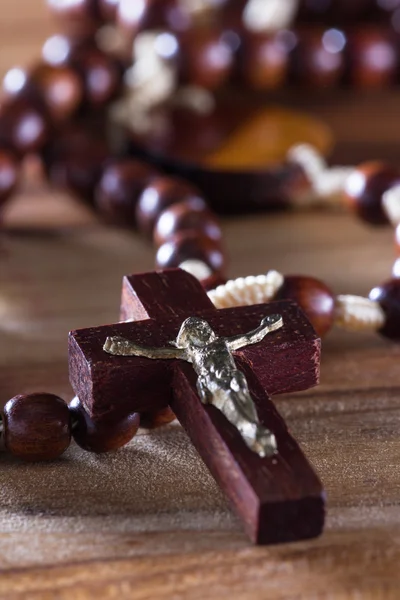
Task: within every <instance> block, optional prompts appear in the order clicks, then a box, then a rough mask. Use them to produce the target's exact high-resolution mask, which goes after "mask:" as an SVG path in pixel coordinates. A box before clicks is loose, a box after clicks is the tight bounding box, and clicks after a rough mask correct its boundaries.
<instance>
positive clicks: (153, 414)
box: [140, 406, 176, 429]
mask: <svg viewBox="0 0 400 600" xmlns="http://www.w3.org/2000/svg"><path fill="white" fill-rule="evenodd" d="M175 419H176V417H175V415H174V413H173V412H172V410H171V409H170V408H169V406H167V407H166V408H162V409H160V410H152V411H147V412H144V413H141V414H140V427H143V428H144V429H156V428H157V427H162V426H163V425H168V423H172V421H174V420H175Z"/></svg>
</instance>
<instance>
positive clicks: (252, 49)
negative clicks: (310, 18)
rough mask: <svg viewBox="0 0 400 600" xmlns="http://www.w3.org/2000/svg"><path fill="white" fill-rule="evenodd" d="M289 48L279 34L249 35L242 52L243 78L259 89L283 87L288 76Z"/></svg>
mask: <svg viewBox="0 0 400 600" xmlns="http://www.w3.org/2000/svg"><path fill="white" fill-rule="evenodd" d="M288 56H289V50H288V48H287V47H286V44H285V43H284V42H283V40H282V38H281V37H279V36H271V35H262V34H256V33H252V34H251V35H247V36H246V38H245V40H244V42H243V47H242V50H241V52H240V71H241V77H242V79H243V80H244V81H245V82H246V83H247V84H248V85H249V86H250V87H252V88H254V89H259V90H268V89H276V88H279V87H281V86H282V85H283V84H284V83H285V81H286V77H287V72H288Z"/></svg>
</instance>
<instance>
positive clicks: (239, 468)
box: [69, 270, 324, 544]
mask: <svg viewBox="0 0 400 600" xmlns="http://www.w3.org/2000/svg"><path fill="white" fill-rule="evenodd" d="M159 292H160V293H159ZM210 305H211V303H210V300H209V299H208V297H207V294H206V293H205V291H204V290H203V288H202V286H201V284H200V283H199V282H198V281H197V280H195V279H194V278H193V277H192V276H191V275H189V274H188V273H185V272H183V271H180V270H172V271H162V272H159V273H145V274H142V275H135V276H133V277H130V278H128V281H126V282H125V283H124V288H123V298H122V310H121V314H122V316H123V317H125V316H127V317H128V319H129V318H130V319H132V318H133V319H135V318H139V319H140V320H139V321H137V322H129V321H128V322H126V323H121V324H119V325H115V326H114V325H111V326H106V327H99V328H94V329H86V330H81V331H76V332H72V333H71V334H70V345H69V361H70V375H71V384H72V386H73V388H74V390H75V392H76V393H77V394H78V395H79V397H80V398H81V400H82V402H84V403H85V406H86V408H87V409H88V411H89V412H90V414H91V415H93V416H95V417H96V416H97V415H99V416H101V418H102V419H103V420H105V419H106V418H107V419H112V418H114V416H115V415H118V414H120V413H122V414H124V413H125V414H129V413H130V412H132V411H133V410H134V411H138V412H141V411H142V410H143V409H144V410H149V409H150V410H151V409H154V408H157V407H163V406H167V405H170V406H171V408H172V410H173V412H174V413H175V415H176V416H177V417H178V420H179V421H180V423H181V424H182V425H183V427H184V428H185V430H186V431H187V433H188V435H189V437H190V439H191V440H193V443H194V445H195V447H196V449H197V451H198V452H199V454H200V456H201V457H202V458H203V460H204V462H205V463H206V465H207V466H208V468H209V469H210V471H211V473H212V474H213V476H214V477H215V478H216V480H217V481H218V483H219V485H220V487H221V488H222V490H223V491H224V492H225V494H226V495H227V496H228V498H229V500H230V502H231V503H232V505H233V506H234V508H235V510H236V512H237V513H238V515H239V516H240V518H241V520H242V521H243V524H244V528H245V530H246V532H247V534H248V535H249V537H250V538H251V540H252V541H253V542H255V543H257V544H272V543H279V542H287V541H293V540H298V539H306V538H309V537H315V536H317V535H319V534H320V533H321V531H322V528H323V524H324V495H323V491H322V487H321V484H320V482H319V481H318V478H317V477H316V475H315V474H314V473H313V471H312V469H311V468H310V465H309V464H308V462H307V460H306V459H305V457H304V455H303V454H302V452H301V451H300V448H299V447H298V445H297V444H296V442H295V440H294V439H293V438H292V437H291V436H290V434H289V433H288V430H287V427H286V425H285V423H284V421H283V419H282V418H281V417H280V415H279V414H278V412H277V411H276V410H275V408H274V405H273V404H272V402H271V401H270V400H269V398H268V396H267V395H266V392H265V390H270V392H271V393H279V392H282V391H286V392H287V391H298V390H300V389H306V388H309V387H312V386H314V385H315V384H316V383H317V382H318V377H319V358H320V340H319V339H317V337H316V335H315V333H314V331H313V329H312V327H311V326H310V324H309V323H308V321H307V320H306V319H305V318H304V316H303V314H302V313H301V312H300V311H299V310H298V308H297V307H296V306H295V305H293V304H290V303H272V304H268V305H267V304H263V305H258V306H254V307H250V308H246V307H244V308H235V309H227V310H217V309H216V308H214V307H212V305H211V307H210ZM143 312H145V313H146V314H147V315H148V317H149V318H148V319H146V320H142V318H141V317H142V316H143V314H141V313H143ZM276 313H279V314H281V315H282V318H283V322H284V327H283V329H282V330H280V331H278V332H276V333H274V334H273V335H271V336H266V338H265V339H264V340H263V342H261V343H259V344H255V345H253V346H248V347H246V348H243V349H241V350H239V351H237V352H235V357H236V360H237V364H238V368H239V369H240V370H241V371H242V372H243V373H244V374H245V376H246V379H247V382H248V385H249V389H250V391H251V393H252V396H253V398H254V402H255V404H256V406H257V411H258V415H259V418H260V421H261V422H262V423H263V424H264V425H265V426H266V427H267V428H269V429H270V430H271V431H272V432H273V433H274V434H275V435H276V437H277V443H278V448H279V450H278V454H277V455H276V456H272V457H267V458H260V457H259V456H258V455H257V454H256V453H254V452H252V451H251V450H249V448H247V446H246V444H245V443H244V442H243V440H242V438H241V436H240V434H239V433H238V431H237V430H235V428H234V427H233V426H232V425H231V424H230V423H229V422H228V421H227V419H226V418H225V417H224V416H223V414H222V413H221V412H220V411H218V410H216V409H215V407H213V406H209V405H205V404H203V402H202V401H201V400H200V398H199V395H198V392H197V388H196V379H197V378H196V375H195V373H194V371H193V369H192V367H191V366H190V365H189V368H187V365H186V364H185V363H182V361H180V360H176V359H175V360H149V359H146V358H142V357H121V356H110V355H107V354H106V353H105V352H104V350H103V345H104V342H105V340H106V337H107V336H113V335H117V336H121V337H125V338H127V339H130V340H134V341H135V342H136V343H138V344H139V345H142V346H143V345H144V346H155V347H167V346H168V343H169V342H170V341H171V340H173V339H175V338H176V335H177V333H178V331H179V329H180V326H181V325H182V322H183V321H184V319H185V318H187V317H189V316H197V317H200V318H203V319H205V320H206V321H207V322H208V323H209V324H210V325H211V327H212V329H213V330H214V331H215V332H216V333H217V335H220V336H232V335H236V334H238V333H240V332H246V331H251V330H252V329H255V327H257V326H258V325H259V323H260V322H261V320H262V318H264V317H265V316H268V314H276ZM171 314H173V317H171ZM266 365H268V368H266ZM117 399H118V400H117Z"/></svg>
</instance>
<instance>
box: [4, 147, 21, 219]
mask: <svg viewBox="0 0 400 600" xmlns="http://www.w3.org/2000/svg"><path fill="white" fill-rule="evenodd" d="M19 175H20V165H19V161H18V160H17V158H16V156H15V155H14V153H13V152H10V151H9V150H0V209H1V207H2V206H3V204H4V203H5V202H6V201H7V200H8V199H9V198H10V196H11V195H12V194H13V193H14V191H15V189H16V187H17V184H18V181H19Z"/></svg>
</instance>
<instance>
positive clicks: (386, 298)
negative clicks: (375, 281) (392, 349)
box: [369, 279, 400, 341]
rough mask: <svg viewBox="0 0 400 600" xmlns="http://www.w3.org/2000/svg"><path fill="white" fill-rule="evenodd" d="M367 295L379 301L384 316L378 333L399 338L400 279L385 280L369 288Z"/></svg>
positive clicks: (391, 337) (390, 337) (394, 338)
mask: <svg viewBox="0 0 400 600" xmlns="http://www.w3.org/2000/svg"><path fill="white" fill-rule="evenodd" d="M369 297H370V299H371V300H375V301H376V302H379V304H380V305H381V307H382V309H383V311H384V313H385V316H386V321H385V324H384V326H383V327H382V328H381V329H380V330H379V333H381V334H382V335H383V336H384V337H387V338H389V339H391V340H396V341H397V340H400V279H391V280H389V281H386V282H385V283H383V284H382V285H380V286H379V287H376V288H374V289H373V290H371V292H370V294H369Z"/></svg>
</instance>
